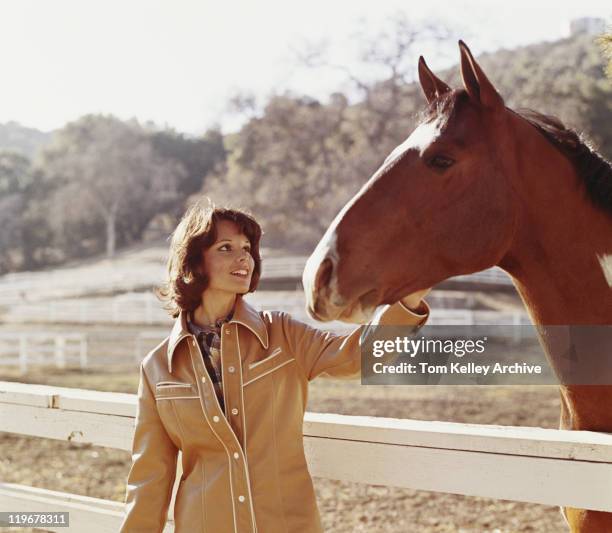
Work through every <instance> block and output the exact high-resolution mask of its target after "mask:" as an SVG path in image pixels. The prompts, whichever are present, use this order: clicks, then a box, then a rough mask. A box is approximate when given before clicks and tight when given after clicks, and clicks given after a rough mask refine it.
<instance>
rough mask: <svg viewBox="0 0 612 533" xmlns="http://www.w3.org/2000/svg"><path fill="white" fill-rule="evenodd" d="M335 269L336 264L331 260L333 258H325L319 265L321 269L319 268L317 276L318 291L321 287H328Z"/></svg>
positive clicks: (316, 288)
mask: <svg viewBox="0 0 612 533" xmlns="http://www.w3.org/2000/svg"><path fill="white" fill-rule="evenodd" d="M333 270H334V265H333V263H332V262H331V259H329V258H326V259H324V260H323V262H322V263H321V265H320V266H319V270H317V275H316V277H315V290H316V291H318V290H319V289H321V287H326V286H327V285H328V284H329V281H330V280H331V275H332V272H333Z"/></svg>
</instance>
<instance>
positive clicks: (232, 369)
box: [227, 366, 236, 374]
mask: <svg viewBox="0 0 612 533" xmlns="http://www.w3.org/2000/svg"><path fill="white" fill-rule="evenodd" d="M235 370H236V369H235V368H234V367H233V366H230V367H228V369H227V371H228V372H229V373H230V374H233V373H234V371H235Z"/></svg>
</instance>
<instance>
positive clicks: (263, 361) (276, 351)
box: [249, 347, 283, 370]
mask: <svg viewBox="0 0 612 533" xmlns="http://www.w3.org/2000/svg"><path fill="white" fill-rule="evenodd" d="M282 351H283V350H282V349H281V348H280V347H279V348H276V349H275V350H274V351H273V352H272V353H271V354H270V355H268V356H266V357H264V358H263V359H261V360H260V361H255V362H254V363H250V364H249V370H251V369H253V368H255V367H258V366H259V365H262V364H264V363H266V362H268V361H269V360H270V359H273V358H274V357H276V356H277V355H278V354H280V353H281V352H282Z"/></svg>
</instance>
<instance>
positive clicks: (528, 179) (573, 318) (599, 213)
mask: <svg viewBox="0 0 612 533" xmlns="http://www.w3.org/2000/svg"><path fill="white" fill-rule="evenodd" d="M520 133H522V135H523V136H525V137H526V136H528V135H529V134H531V135H532V138H531V139H529V142H526V143H525V144H524V145H523V146H519V147H518V149H519V150H520V152H519V153H520V157H518V158H517V160H519V161H520V163H518V166H517V168H516V171H517V172H518V173H520V178H519V179H520V182H519V184H518V185H517V189H516V192H517V198H518V203H519V207H518V216H517V220H516V233H515V238H514V241H513V243H512V245H511V247H510V250H509V251H508V253H507V254H506V256H505V257H504V258H503V259H502V261H501V262H500V266H501V267H502V268H504V269H505V270H506V271H507V272H508V273H509V274H510V275H511V276H512V277H513V279H514V282H515V285H516V287H517V289H518V291H519V293H520V295H521V297H522V299H523V301H524V303H525V306H526V307H527V310H528V312H529V313H530V315H531V317H532V319H533V321H534V322H535V323H537V324H551V325H552V324H612V286H611V283H612V281H611V279H610V277H609V276H610V274H608V277H606V273H605V268H606V266H605V265H606V257H607V256H610V255H612V238H611V237H610V236H611V235H612V217H611V216H610V215H609V214H608V213H606V212H605V211H603V210H602V209H599V208H598V207H596V206H594V205H593V204H592V202H591V201H590V200H589V199H588V198H587V197H586V193H584V192H583V186H582V184H581V183H580V182H579V179H580V178H578V177H577V176H576V174H575V171H574V169H573V167H572V165H571V164H570V163H569V161H568V160H567V159H566V158H565V157H564V156H563V155H562V154H561V153H559V152H558V151H557V150H556V149H555V148H554V147H553V146H551V145H550V144H549V143H548V142H547V141H546V140H545V139H544V138H543V137H541V136H540V135H539V134H538V133H537V132H535V131H533V130H531V131H523V132H520ZM533 136H535V137H533ZM608 261H610V262H612V258H610V259H609V260H608ZM609 265H610V263H608V268H610V266H609Z"/></svg>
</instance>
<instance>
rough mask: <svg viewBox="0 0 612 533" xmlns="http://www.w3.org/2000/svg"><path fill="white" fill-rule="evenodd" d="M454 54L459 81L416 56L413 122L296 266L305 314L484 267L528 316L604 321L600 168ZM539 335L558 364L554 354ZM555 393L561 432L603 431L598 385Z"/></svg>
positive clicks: (574, 525)
mask: <svg viewBox="0 0 612 533" xmlns="http://www.w3.org/2000/svg"><path fill="white" fill-rule="evenodd" d="M459 48H460V52H461V76H462V79H463V88H462V89H458V90H451V89H450V88H449V87H448V85H446V84H445V83H444V82H443V81H441V80H440V79H439V78H437V77H436V76H435V75H434V74H433V73H432V72H431V71H430V70H429V68H428V67H427V65H426V64H425V61H424V60H423V58H420V60H419V78H420V82H421V87H422V89H423V91H424V93H425V96H426V98H427V101H428V103H429V105H428V108H427V110H426V112H425V116H424V119H423V121H422V122H421V123H420V125H419V126H418V127H417V128H416V129H415V130H414V131H413V132H412V134H411V135H410V136H409V137H408V139H407V140H406V141H404V142H403V143H402V144H401V145H400V146H398V147H397V148H396V149H395V150H394V151H393V152H392V153H391V154H390V155H389V156H388V157H387V159H386V160H385V161H384V163H383V164H382V166H381V167H380V168H379V169H378V171H377V172H376V173H375V174H374V175H373V176H372V177H371V178H370V180H369V181H368V182H367V183H366V184H365V185H364V186H363V187H362V188H361V190H360V191H359V192H358V193H357V195H356V196H355V197H354V198H352V199H351V200H350V201H349V202H348V203H347V205H346V206H345V207H344V208H343V209H342V210H341V211H340V213H339V214H338V216H337V217H336V219H335V220H334V222H333V223H332V224H331V226H330V227H329V229H328V230H327V232H326V233H325V235H324V237H323V238H322V240H321V242H320V243H319V245H318V246H317V248H316V250H315V251H314V252H313V254H312V256H311V257H310V259H309V260H308V263H307V265H306V270H305V272H304V287H305V290H306V295H307V305H308V309H309V312H310V314H311V315H312V316H313V317H314V318H317V319H320V320H334V319H341V320H346V321H353V322H363V321H364V320H367V319H368V318H370V317H371V315H372V312H373V310H374V309H375V307H376V306H378V305H380V304H385V303H393V302H396V301H397V300H399V299H400V298H401V297H404V296H406V295H409V294H411V293H414V292H417V291H419V290H422V289H425V288H427V287H431V286H434V285H436V284H437V283H439V282H441V281H443V280H445V279H447V278H449V277H452V276H456V275H459V274H469V273H472V272H476V271H479V270H483V269H485V268H488V267H491V266H494V265H498V266H500V267H501V268H503V269H504V270H505V271H506V272H507V273H508V274H509V275H510V276H511V277H512V279H513V281H514V284H515V285H516V288H517V290H518V292H519V293H520V295H521V297H522V299H523V302H524V304H525V306H526V308H527V310H528V312H529V313H530V316H531V318H532V320H533V322H534V323H535V324H539V325H568V324H572V325H603V324H612V288H611V284H612V275H611V273H610V261H609V259H610V254H612V167H611V165H610V163H608V162H607V161H606V160H605V159H603V158H602V157H601V156H600V155H599V154H597V153H596V152H594V151H593V150H592V149H590V148H589V147H588V146H587V144H586V143H584V142H583V141H582V140H581V139H580V137H579V136H578V135H577V134H576V133H575V132H574V131H572V130H569V129H566V128H565V127H564V126H563V125H562V124H561V123H560V122H559V121H558V120H557V119H554V118H552V117H547V116H544V115H540V114H538V113H535V112H529V113H522V114H519V113H517V112H514V111H512V110H511V109H508V108H507V107H506V106H505V105H504V101H503V99H502V97H501V96H500V95H499V93H498V92H497V91H496V89H495V88H494V86H493V85H492V84H491V82H490V81H489V80H488V79H487V77H486V76H485V74H484V72H483V71H482V69H481V67H480V66H479V65H478V63H477V62H476V61H475V60H474V58H473V57H472V54H471V53H470V51H469V49H468V48H467V46H466V45H465V44H464V43H463V42H460V43H459ZM606 269H607V270H606ZM543 343H544V345H545V348H546V350H547V355H548V357H549V359H550V361H551V363H552V365H553V367H555V369H556V370H557V371H558V370H559V368H560V367H561V366H562V361H561V360H560V359H561V355H560V354H559V352H558V350H556V349H555V347H554V346H553V345H551V343H550V342H549V340H547V339H546V338H543ZM603 355H604V356H605V357H606V358H609V357H612V353H610V352H604V354H603ZM608 383H610V382H608ZM561 398H562V413H561V427H562V428H567V429H585V430H594V431H612V386H608V385H600V386H596V385H571V384H564V385H562V386H561ZM566 517H567V519H568V522H569V524H570V527H571V529H572V531H574V532H581V533H584V532H589V533H593V532H612V513H603V512H595V511H585V510H579V509H569V508H567V509H566Z"/></svg>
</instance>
